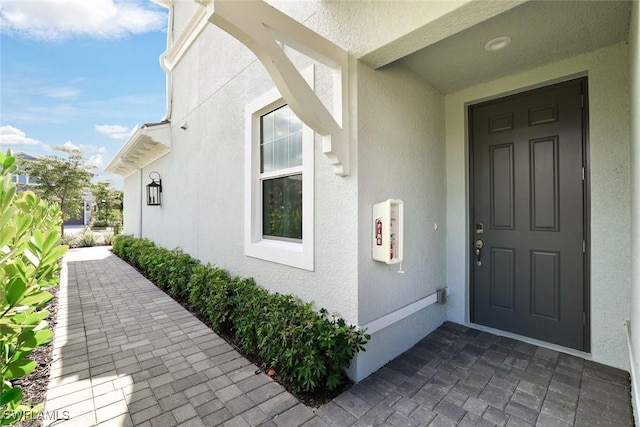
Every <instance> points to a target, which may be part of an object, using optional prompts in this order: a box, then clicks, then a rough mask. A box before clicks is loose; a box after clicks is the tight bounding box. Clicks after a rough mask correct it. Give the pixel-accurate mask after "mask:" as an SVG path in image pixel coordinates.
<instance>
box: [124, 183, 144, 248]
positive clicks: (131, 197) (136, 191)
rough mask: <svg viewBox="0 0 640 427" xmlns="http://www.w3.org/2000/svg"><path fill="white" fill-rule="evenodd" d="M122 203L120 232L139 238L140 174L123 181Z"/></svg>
mask: <svg viewBox="0 0 640 427" xmlns="http://www.w3.org/2000/svg"><path fill="white" fill-rule="evenodd" d="M123 194H124V200H123V203H124V204H125V206H126V209H124V211H123V215H122V221H123V227H122V230H123V232H124V233H125V234H131V235H133V236H136V237H139V236H140V205H141V200H142V199H141V197H140V172H139V171H138V172H134V173H133V174H131V175H129V176H128V177H126V178H125V179H124V188H123Z"/></svg>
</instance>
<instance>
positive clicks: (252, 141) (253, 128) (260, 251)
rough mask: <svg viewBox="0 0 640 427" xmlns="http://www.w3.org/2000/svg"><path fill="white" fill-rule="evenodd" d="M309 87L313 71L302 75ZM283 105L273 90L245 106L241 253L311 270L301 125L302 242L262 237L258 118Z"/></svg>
mask: <svg viewBox="0 0 640 427" xmlns="http://www.w3.org/2000/svg"><path fill="white" fill-rule="evenodd" d="M304 74H305V75H306V76H307V78H308V80H309V81H310V83H311V86H313V68H309V69H308V70H306V71H305V73H304ZM283 105H286V102H285V100H284V99H283V97H282V95H280V92H278V90H277V89H276V88H273V89H272V90H270V91H269V92H267V93H265V94H264V95H262V96H260V97H259V98H257V99H255V100H254V101H252V102H251V103H249V104H248V105H247V106H246V109H245V115H246V125H245V186H244V192H245V193H244V197H245V203H244V214H245V219H244V253H245V255H247V256H250V257H254V258H259V259H263V260H265V261H271V262H276V263H278V264H284V265H288V266H290V267H296V268H301V269H305V270H310V271H313V270H314V210H315V208H314V192H313V187H314V183H313V182H314V168H313V139H314V138H313V131H312V130H311V129H310V128H309V127H308V126H304V125H303V126H302V242H300V243H298V242H290V241H282V240H272V239H265V238H263V237H262V186H261V180H260V116H262V115H263V114H266V113H268V112H270V111H273V110H274V109H276V108H278V107H281V106H283Z"/></svg>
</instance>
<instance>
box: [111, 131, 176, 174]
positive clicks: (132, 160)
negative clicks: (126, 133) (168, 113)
mask: <svg viewBox="0 0 640 427" xmlns="http://www.w3.org/2000/svg"><path fill="white" fill-rule="evenodd" d="M170 148H171V123H170V122H169V121H168V120H167V121H162V122H159V123H147V124H144V125H142V127H139V128H136V129H135V130H134V132H133V134H132V135H131V136H130V137H129V140H128V141H127V142H126V143H125V144H124V145H123V146H122V148H121V149H120V151H118V153H117V154H116V155H115V157H114V158H113V160H111V162H109V164H108V165H107V167H105V168H104V170H105V172H108V173H115V174H118V175H121V176H128V175H131V174H132V173H133V172H135V171H137V170H138V169H142V168H143V167H145V166H147V165H148V164H149V163H151V162H153V161H155V160H157V159H159V158H160V157H162V156H164V155H165V154H167V153H168V152H169V151H170Z"/></svg>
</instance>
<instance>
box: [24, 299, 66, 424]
mask: <svg viewBox="0 0 640 427" xmlns="http://www.w3.org/2000/svg"><path fill="white" fill-rule="evenodd" d="M49 292H50V293H51V294H53V298H52V299H51V301H49V304H48V305H47V306H46V307H45V308H46V309H47V310H49V318H48V319H47V320H48V322H49V328H50V329H51V330H55V327H56V323H57V318H58V292H59V287H58V286H56V287H55V288H53V289H51V290H50V291H49ZM29 358H30V359H31V360H34V361H36V362H37V363H38V366H37V367H36V369H34V370H33V372H31V373H30V374H29V375H27V376H26V377H22V378H17V379H15V380H14V381H13V385H14V386H19V387H20V388H22V402H24V403H26V402H28V401H29V400H31V406H36V405H37V404H39V403H44V401H45V399H46V397H47V385H48V384H49V368H50V367H51V360H52V358H53V340H52V341H50V342H49V343H48V344H46V345H43V346H40V347H36V348H35V349H33V351H32V352H31V355H30V356H29ZM17 425H19V426H23V427H41V426H42V420H40V419H38V418H37V417H36V418H34V419H31V420H26V421H22V422H19V423H18V424H17Z"/></svg>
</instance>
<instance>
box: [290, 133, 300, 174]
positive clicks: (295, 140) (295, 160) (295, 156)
mask: <svg viewBox="0 0 640 427" xmlns="http://www.w3.org/2000/svg"><path fill="white" fill-rule="evenodd" d="M294 166H302V132H298V133H294V134H293V135H290V136H289V167H294Z"/></svg>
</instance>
